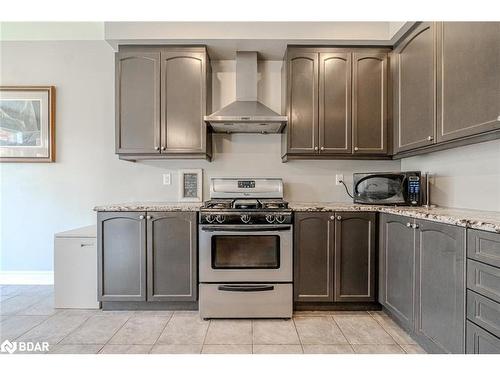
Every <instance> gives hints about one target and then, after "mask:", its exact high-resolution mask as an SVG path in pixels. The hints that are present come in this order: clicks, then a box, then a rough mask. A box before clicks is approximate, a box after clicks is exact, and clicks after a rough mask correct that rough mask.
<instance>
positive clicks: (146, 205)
mask: <svg viewBox="0 0 500 375" xmlns="http://www.w3.org/2000/svg"><path fill="white" fill-rule="evenodd" d="M201 205H202V203H187V202H132V203H116V204H107V205H102V206H96V207H94V211H199V210H200V207H201Z"/></svg>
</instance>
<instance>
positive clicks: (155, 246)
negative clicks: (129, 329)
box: [147, 212, 198, 301]
mask: <svg viewBox="0 0 500 375" xmlns="http://www.w3.org/2000/svg"><path fill="white" fill-rule="evenodd" d="M196 229H197V222H196V214H195V213H190V212H151V213H148V216H147V258H148V262H147V263H148V265H147V275H148V288H147V290H148V301H196V298H197V286H198V282H197V272H196V269H197V235H196V233H197V232H196Z"/></svg>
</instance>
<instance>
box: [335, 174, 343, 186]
mask: <svg viewBox="0 0 500 375" xmlns="http://www.w3.org/2000/svg"><path fill="white" fill-rule="evenodd" d="M340 181H344V175H343V174H336V175H335V185H340Z"/></svg>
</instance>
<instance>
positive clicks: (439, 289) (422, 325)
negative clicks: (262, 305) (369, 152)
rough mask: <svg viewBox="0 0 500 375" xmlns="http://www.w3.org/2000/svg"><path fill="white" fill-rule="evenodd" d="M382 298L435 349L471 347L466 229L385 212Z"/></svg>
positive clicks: (451, 350) (457, 350)
mask: <svg viewBox="0 0 500 375" xmlns="http://www.w3.org/2000/svg"><path fill="white" fill-rule="evenodd" d="M381 216H382V217H381V220H380V222H381V228H380V234H381V239H380V243H381V247H380V250H381V253H380V254H381V256H380V258H381V265H380V283H381V289H380V302H381V303H382V304H383V305H384V307H385V308H386V309H387V310H388V311H389V312H390V313H391V314H392V315H393V316H395V317H396V319H397V320H398V321H399V323H400V324H401V325H402V326H403V327H404V328H406V329H407V330H409V331H410V332H412V333H413V334H414V336H415V338H416V339H417V341H419V343H420V344H421V345H422V346H424V347H425V349H426V350H427V351H429V352H432V353H464V351H465V336H464V335H465V327H464V324H465V282H464V275H465V259H464V258H465V229H464V228H461V227H458V226H453V225H448V224H441V223H436V222H431V221H427V220H415V219H408V218H406V217H403V216H400V217H397V216H395V215H387V214H382V215H381Z"/></svg>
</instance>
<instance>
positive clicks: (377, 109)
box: [352, 52, 387, 155]
mask: <svg viewBox="0 0 500 375" xmlns="http://www.w3.org/2000/svg"><path fill="white" fill-rule="evenodd" d="M352 64H353V89H352V131H353V153H354V154H374V155H376V154H386V153H387V134H386V133H387V54H386V53H370V52H356V53H353V58H352Z"/></svg>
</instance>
